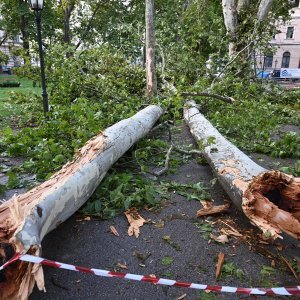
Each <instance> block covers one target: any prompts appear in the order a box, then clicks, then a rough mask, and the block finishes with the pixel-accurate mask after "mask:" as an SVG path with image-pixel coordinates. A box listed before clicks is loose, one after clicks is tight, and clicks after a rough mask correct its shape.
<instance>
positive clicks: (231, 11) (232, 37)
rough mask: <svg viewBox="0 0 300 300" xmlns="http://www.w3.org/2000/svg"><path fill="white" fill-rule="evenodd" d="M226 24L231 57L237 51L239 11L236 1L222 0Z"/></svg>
mask: <svg viewBox="0 0 300 300" xmlns="http://www.w3.org/2000/svg"><path fill="white" fill-rule="evenodd" d="M222 8H223V16H224V24H225V27H226V30H227V35H228V36H229V49H228V54H229V57H232V56H233V54H234V53H235V51H236V39H237V37H236V31H237V10H236V1H235V0H222Z"/></svg>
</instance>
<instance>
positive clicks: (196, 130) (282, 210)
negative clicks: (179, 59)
mask: <svg viewBox="0 0 300 300" xmlns="http://www.w3.org/2000/svg"><path fill="white" fill-rule="evenodd" d="M184 118H185V121H186V122H187V124H188V125H189V127H190V130H191V133H192V134H193V136H194V138H195V139H196V140H197V141H201V142H202V143H203V141H207V140H208V139H209V138H210V139H211V137H213V138H214V143H213V144H211V143H210V144H207V145H206V146H205V149H204V151H203V155H204V157H205V158H206V160H207V161H208V163H209V164H210V166H211V168H212V169H213V171H214V173H215V175H216V176H217V178H218V180H219V182H220V183H221V185H222V187H223V188H224V190H225V191H226V192H227V194H228V195H229V197H230V198H231V200H232V202H233V203H234V204H235V205H236V206H237V207H239V208H241V209H242V210H243V212H244V213H245V215H246V216H247V217H248V218H249V220H250V222H251V223H252V224H254V225H256V226H257V227H258V228H260V229H261V230H262V231H263V233H264V235H265V236H266V237H269V238H273V239H275V238H277V237H281V236H280V233H281V232H282V231H284V232H286V233H287V234H289V235H291V236H292V237H294V238H296V239H300V178H295V177H293V176H290V175H286V174H284V173H281V172H279V171H268V170H266V169H264V168H262V167H260V166H259V165H257V164H256V163H255V162H254V161H252V160H251V159H250V158H249V157H248V156H247V155H245V154H244V153H243V152H242V151H240V150H239V149H238V148H237V147H235V146H234V145H233V144H232V143H230V142H229V141H228V140H226V139H225V138H224V137H223V136H222V135H221V134H220V133H219V132H218V131H217V130H216V129H215V128H214V127H213V126H212V125H211V123H210V122H209V121H208V120H206V119H205V117H204V116H203V115H202V114H201V113H200V112H199V109H198V108H197V106H196V104H195V102H194V101H189V102H188V103H187V105H186V107H185V108H184Z"/></svg>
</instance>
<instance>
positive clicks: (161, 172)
mask: <svg viewBox="0 0 300 300" xmlns="http://www.w3.org/2000/svg"><path fill="white" fill-rule="evenodd" d="M173 148H174V146H173V145H171V147H170V148H169V150H168V152H167V155H166V160H165V166H164V167H163V168H162V169H161V170H160V171H157V172H153V175H155V176H161V175H163V174H165V173H166V172H167V171H168V170H169V164H170V159H171V152H172V150H173Z"/></svg>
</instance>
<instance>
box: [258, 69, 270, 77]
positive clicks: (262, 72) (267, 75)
mask: <svg viewBox="0 0 300 300" xmlns="http://www.w3.org/2000/svg"><path fill="white" fill-rule="evenodd" d="M256 78H261V79H268V78H270V72H269V71H265V70H264V71H257V72H256Z"/></svg>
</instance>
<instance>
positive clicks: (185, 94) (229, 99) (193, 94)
mask: <svg viewBox="0 0 300 300" xmlns="http://www.w3.org/2000/svg"><path fill="white" fill-rule="evenodd" d="M181 96H182V97H189V96H191V97H198V96H199V97H201V96H202V97H210V98H215V99H219V100H222V101H224V102H226V103H230V104H232V103H233V102H235V100H234V99H233V98H232V97H228V96H221V95H217V94H212V93H208V92H201V93H197V92H182V93H181Z"/></svg>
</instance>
